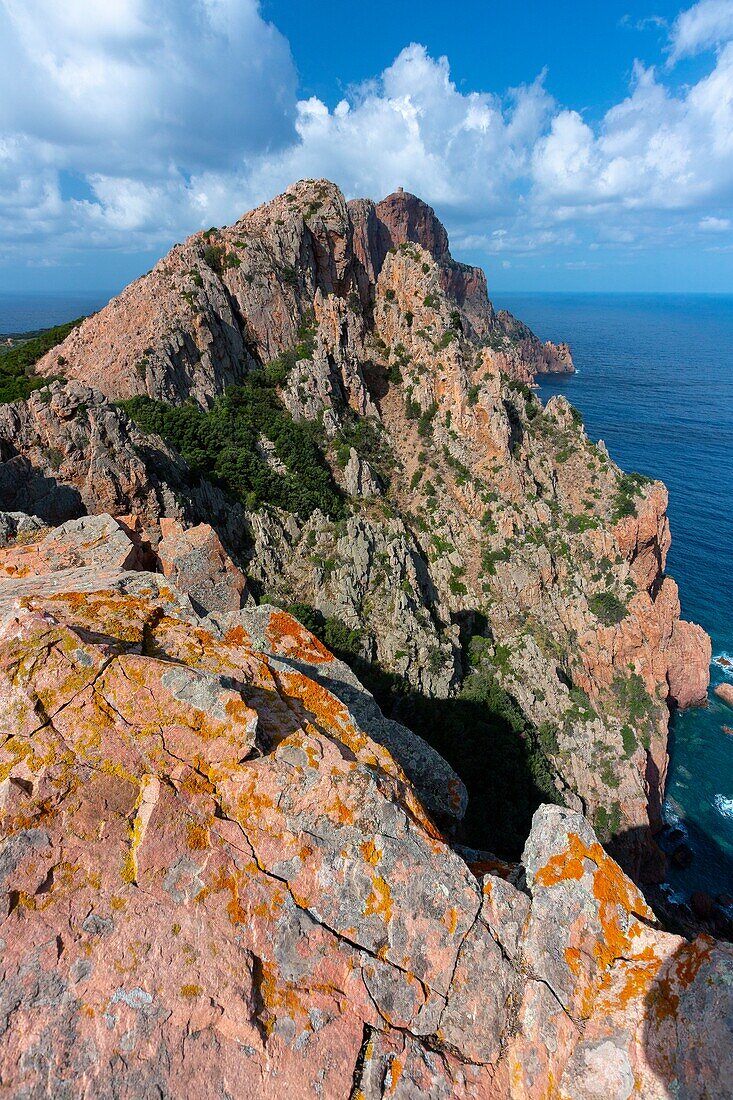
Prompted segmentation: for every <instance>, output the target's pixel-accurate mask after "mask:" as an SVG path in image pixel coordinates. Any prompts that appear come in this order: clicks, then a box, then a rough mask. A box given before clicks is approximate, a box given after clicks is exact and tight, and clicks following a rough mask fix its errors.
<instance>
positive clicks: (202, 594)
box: [157, 519, 247, 611]
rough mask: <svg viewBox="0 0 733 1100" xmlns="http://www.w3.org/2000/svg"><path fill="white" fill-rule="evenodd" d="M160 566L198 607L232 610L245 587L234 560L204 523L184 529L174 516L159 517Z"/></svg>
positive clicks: (239, 599)
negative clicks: (169, 517)
mask: <svg viewBox="0 0 733 1100" xmlns="http://www.w3.org/2000/svg"><path fill="white" fill-rule="evenodd" d="M160 530H161V534H162V536H163V537H162V539H161V541H160V542H159V543H158V548H157V552H158V559H159V561H160V568H161V570H162V572H163V573H164V575H165V576H166V577H169V578H170V579H171V581H172V582H173V583H174V584H175V585H176V587H177V588H179V589H180V590H181V591H182V592H186V593H187V595H188V596H190V598H191V599H192V600H193V601H194V603H195V604H196V606H197V607H198V608H199V609H200V610H202V611H236V610H237V608H239V607H241V605H242V596H243V594H244V591H245V588H246V584H247V582H246V579H245V577H244V574H243V573H242V571H241V570H240V569H238V568H237V566H236V565H235V564H234V562H233V561H232V559H231V558H230V557H229V555H228V554H227V552H226V550H225V549H224V547H223V546H222V544H221V539H220V538H219V536H218V535H217V533H216V531H215V530H214V529H213V527H211V526H210V525H209V524H208V523H200V524H198V526H196V527H190V528H188V529H185V528H184V527H183V526H182V524H180V523H178V522H177V520H174V519H161V521H160Z"/></svg>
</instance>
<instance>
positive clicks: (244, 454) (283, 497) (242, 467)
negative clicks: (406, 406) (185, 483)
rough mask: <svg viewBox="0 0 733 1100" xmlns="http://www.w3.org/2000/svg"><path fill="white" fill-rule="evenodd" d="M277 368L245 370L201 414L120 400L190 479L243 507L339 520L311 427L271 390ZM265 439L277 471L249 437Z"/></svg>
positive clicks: (335, 494)
mask: <svg viewBox="0 0 733 1100" xmlns="http://www.w3.org/2000/svg"><path fill="white" fill-rule="evenodd" d="M273 375H275V378H276V377H278V376H279V375H278V372H277V371H272V372H270V376H269V377H268V371H267V370H265V371H258V372H253V373H252V374H251V375H250V376H249V377H248V378H247V379H246V380H245V381H244V382H243V383H241V384H240V385H238V386H232V387H230V388H229V389H228V390H227V392H226V393H225V394H224V396H223V397H219V398H217V399H216V401H215V402H214V405H213V407H212V408H211V409H209V410H208V411H206V412H204V411H203V410H202V409H199V408H198V407H196V406H194V405H183V406H171V405H167V404H165V403H164V402H162V401H154V400H152V398H149V397H134V398H132V399H131V400H129V401H122V402H120V404H121V406H122V408H124V410H125V411H126V412H127V414H128V415H129V416H130V417H131V418H132V419H133V420H134V421H135V422H136V423H137V424H138V425H139V427H140V428H141V429H142V430H143V431H145V432H155V433H157V434H158V435H161V436H162V437H163V438H164V439H165V440H167V441H168V442H169V443H170V444H171V445H172V446H173V447H174V448H175V449H176V450H178V451H179V452H180V454H182V455H183V457H184V458H185V459H186V461H187V462H188V464H189V466H190V467H191V472H192V475H193V476H194V477H198V478H201V477H204V478H207V479H208V480H210V481H213V482H215V483H216V484H218V485H220V486H221V487H222V488H224V489H225V490H226V491H227V492H229V493H231V495H232V496H233V497H235V498H236V499H237V500H239V501H241V502H242V503H243V504H244V505H245V506H246V507H247V508H258V507H261V506H262V505H265V504H271V505H274V506H275V507H278V508H283V509H285V510H286V511H288V512H295V513H297V514H298V515H301V516H308V515H310V514H311V512H313V511H314V510H315V509H316V508H319V509H320V510H321V511H322V512H324V513H326V514H327V515H329V516H331V517H332V518H340V517H342V516H343V515H344V514H345V506H344V502H343V499H342V496H341V494H340V492H339V490H338V488H337V486H336V485H335V483H334V481H333V478H332V476H331V473H330V470H329V469H328V466H327V465H326V462H325V460H324V458H323V455H322V454H321V452H320V450H319V448H318V446H317V443H316V440H315V433H314V431H313V428H312V426H311V425H308V424H304V423H298V422H296V421H294V420H293V418H292V417H291V416H290V414H289V413H288V412H287V411H286V409H285V408H284V407H283V405H282V402H281V401H280V399H279V397H278V395H277V391H276V389H275V385H276V380H274V379H273V377H272V376H273ZM261 435H264V436H265V437H266V438H267V439H269V440H270V441H271V442H272V443H273V444H274V448H275V454H276V455H277V457H278V458H279V459H280V461H281V462H282V463H283V464H284V465H285V467H286V470H287V472H286V473H285V474H279V473H277V472H276V471H275V470H273V469H271V468H270V466H268V464H267V462H266V461H265V460H264V458H263V457H262V456H261V455H260V453H259V450H258V447H257V441H258V439H259V437H260V436H261Z"/></svg>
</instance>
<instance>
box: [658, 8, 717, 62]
mask: <svg viewBox="0 0 733 1100" xmlns="http://www.w3.org/2000/svg"><path fill="white" fill-rule="evenodd" d="M730 38H733V0H700V3H698V4H694V5H693V7H691V8H687V10H686V11H683V12H681V13H680V14H679V15H678V17H677V19H676V20H675V22H674V25H673V27H672V34H671V41H670V52H669V64H670V65H674V64H675V63H676V62H677V61H679V60H680V58H682V57H690V56H692V55H694V54H697V53H700V52H701V50H706V49H710V47H711V46H717V45H719V44H720V43H721V42H727V41H728V40H729V39H730Z"/></svg>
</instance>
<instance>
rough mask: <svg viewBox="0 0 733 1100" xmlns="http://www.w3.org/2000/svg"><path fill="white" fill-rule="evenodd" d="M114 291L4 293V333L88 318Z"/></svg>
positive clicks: (0, 319)
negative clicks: (107, 292)
mask: <svg viewBox="0 0 733 1100" xmlns="http://www.w3.org/2000/svg"><path fill="white" fill-rule="evenodd" d="M111 297H112V295H111V293H110V294H104V293H99V292H98V291H96V292H95V291H87V292H84V291H77V292H75V293H73V294H71V293H63V292H59V293H58V294H20V293H3V292H0V336H7V335H9V334H10V333H20V332H34V331H35V330H36V329H39V328H51V327H52V326H53V325H63V324H64V322H65V321H74V320H76V318H77V317H86V316H87V314H89V313H96V311H97V310H98V309H101V308H102V306H105V305H106V304H107V302H108V301H109V299H110V298H111Z"/></svg>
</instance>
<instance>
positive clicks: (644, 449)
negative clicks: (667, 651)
mask: <svg viewBox="0 0 733 1100" xmlns="http://www.w3.org/2000/svg"><path fill="white" fill-rule="evenodd" d="M108 298H109V295H104V294H99V293H96V294H95V293H90V294H83V293H77V294H73V295H72V294H67V295H63V294H57V295H37V296H31V295H23V294H12V295H11V294H0V334H2V333H10V332H24V331H28V330H31V329H36V328H44V327H48V326H50V325H56V324H61V323H62V322H64V321H67V320H71V319H72V318H75V317H78V316H81V315H82V314H86V313H90V312H93V311H95V310H98V309H100V308H101V307H102V306H103V305H104V304H105V303H106V301H107V300H108ZM493 300H494V303H495V305H496V306H497V308H505V309H509V310H510V311H511V312H512V313H514V314H515V316H517V317H519V318H521V320H523V321H525V322H526V323H527V324H529V325H530V327H531V328H532V329H534V331H535V332H536V333H537V335H538V336H540V337H542V338H543V339H548V340H555V341H561V340H566V341H567V342H568V343H569V344H570V345H571V348H572V351H573V357H574V360H575V365H576V367H577V372H576V374H574V375H554V376H549V377H545V378H543V379H542V380H541V382H540V395H541V397H542V398H543V400H547V399H548V398H549V397H551V396H552V394H555V393H563V394H565V396H566V397H567V398H568V400H570V401H571V402H572V403H573V405H575V406H576V407H577V408H578V409H580V411H581V412H582V414H583V418H584V420H585V425H586V430H587V432H588V434H589V435H590V437H591V438H592V439H603V440H604V441H605V443H606V445H607V446H608V449H609V451H610V452H611V455H612V456H613V458H614V459H615V460H616V461H617V462H618V463H619V465H621V466H622V467H623V468H624V469H625V470H627V471H631V470H638V471H639V472H641V473H643V474H647V475H648V476H650V477H655V478H661V479H662V480H663V481H664V482H666V484H667V486H668V488H669V495H670V503H669V517H670V523H671V529H672V548H671V550H670V553H669V558H668V560H667V571H668V573H670V574H671V575H672V576H673V577H674V578H675V580H676V581H677V583H678V585H679V589H680V599H681V603H682V613H683V617H684V618H686V619H692V620H693V621H694V622H697V623H700V624H701V625H702V626H703V627H704V628H705V630H707V632H708V633H709V634H710V636H711V638H712V641H713V664H712V666H711V677H712V682H711V689H712V687H713V686H715V684H716V683H719V682H721V681H723V680H725V679H728V680H729V682H730V683H732V684H733V506H732V503H733V502H732V501H731V492H730V478H731V470H732V469H733V295H730V296H713V295H672V294H649V295H646V294H633V295H625V294H590V293H588V294H551V293H550V294H547V293H542V294H539V293H537V294H517V293H505V294H502V293H496V294H495V295H493ZM716 658H722V659H723V660H730V661H731V664H730V665H729V666H725V665H722V664H719V663H718V662H717V661H716ZM724 726H728V727H729V728H731V729H733V709H731V708H730V707H727V706H726V705H725V704H724V703H722V702H721V701H720V700H719V699H717V698H716V697H715V696H714V695H713V694H712V690H711V694H710V697H709V700H708V705H707V707H704V708H695V709H693V710H689V711H686V712H684V713H681V714H677V715H675V716H674V718H673V721H672V729H671V737H670V766H669V772H668V781H667V792H666V801H665V813H666V816H667V820H668V822H669V823H670V826H672V827H676V828H679V829H680V830H682V833H683V836H684V838H685V842H686V843H687V844H689V846H690V848H691V849H692V851H693V853H694V859H693V861H692V863H691V864H690V866H689V867H688V868H687V869H685V870H680V869H677V868H674V867H673V866H672V867H670V872H669V879H670V887H671V889H672V890H673V891H674V892H675V893H676V894H677V895H678V896H680V897H686V896H689V895H690V894H691V893H692V892H694V891H696V890H702V891H705V892H706V893H709V894H712V895H713V896H717V895H719V894H721V893H723V894H730V895H733V735H731V734H729V733H726V732H725V730H724V728H723V727H724Z"/></svg>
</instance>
